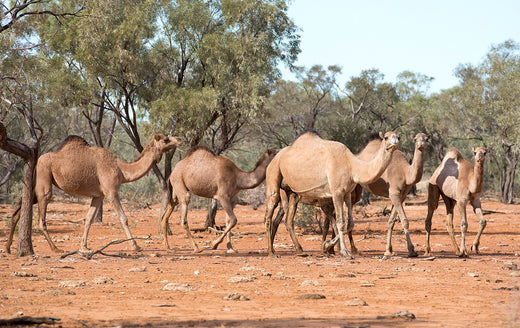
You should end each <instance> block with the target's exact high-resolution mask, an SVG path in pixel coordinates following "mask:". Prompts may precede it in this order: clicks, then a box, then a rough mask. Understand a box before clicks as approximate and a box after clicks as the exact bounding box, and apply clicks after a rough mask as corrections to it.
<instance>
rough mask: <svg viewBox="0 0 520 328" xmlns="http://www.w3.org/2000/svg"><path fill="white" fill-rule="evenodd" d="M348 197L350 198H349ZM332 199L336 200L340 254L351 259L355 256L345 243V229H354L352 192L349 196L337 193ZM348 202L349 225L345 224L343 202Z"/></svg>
mask: <svg viewBox="0 0 520 328" xmlns="http://www.w3.org/2000/svg"><path fill="white" fill-rule="evenodd" d="M347 198H348V199H347ZM332 201H333V202H334V211H335V212H336V226H337V229H338V236H337V238H339V243H340V244H339V247H340V255H341V256H342V257H346V258H349V259H353V258H354V257H353V256H352V255H351V254H350V253H349V251H348V249H347V246H346V245H345V230H346V231H347V232H348V231H352V228H353V226H354V221H353V220H352V206H351V200H350V193H348V197H345V195H340V194H335V195H334V197H333V199H332ZM344 202H347V208H348V225H345V211H344V210H343V203H344Z"/></svg>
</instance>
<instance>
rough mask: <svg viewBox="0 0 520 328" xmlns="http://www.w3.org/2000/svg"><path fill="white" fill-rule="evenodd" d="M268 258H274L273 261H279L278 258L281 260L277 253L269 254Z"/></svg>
mask: <svg viewBox="0 0 520 328" xmlns="http://www.w3.org/2000/svg"><path fill="white" fill-rule="evenodd" d="M267 257H270V258H273V259H277V258H280V255H278V254H275V253H269V254H267Z"/></svg>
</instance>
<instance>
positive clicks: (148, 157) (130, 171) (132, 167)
mask: <svg viewBox="0 0 520 328" xmlns="http://www.w3.org/2000/svg"><path fill="white" fill-rule="evenodd" d="M160 160H161V154H160V153H159V154H158V153H157V151H155V149H154V148H149V147H146V148H145V149H144V150H143V152H142V153H141V154H140V155H139V157H138V158H137V159H136V160H134V161H132V162H130V163H127V162H123V161H121V160H119V161H118V166H119V169H120V170H121V173H122V174H123V177H124V179H123V182H122V183H128V182H132V181H135V180H138V179H140V178H142V177H143V176H144V175H146V173H148V172H149V171H150V170H151V169H152V167H153V166H154V165H155V163H157V162H158V161H160Z"/></svg>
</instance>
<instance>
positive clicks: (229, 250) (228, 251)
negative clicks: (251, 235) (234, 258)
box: [226, 248, 238, 254]
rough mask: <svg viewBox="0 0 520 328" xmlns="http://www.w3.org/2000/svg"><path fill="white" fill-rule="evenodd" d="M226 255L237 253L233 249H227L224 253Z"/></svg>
mask: <svg viewBox="0 0 520 328" xmlns="http://www.w3.org/2000/svg"><path fill="white" fill-rule="evenodd" d="M226 253H228V254H237V253H238V251H237V250H235V249H233V248H229V249H228V250H227V251H226Z"/></svg>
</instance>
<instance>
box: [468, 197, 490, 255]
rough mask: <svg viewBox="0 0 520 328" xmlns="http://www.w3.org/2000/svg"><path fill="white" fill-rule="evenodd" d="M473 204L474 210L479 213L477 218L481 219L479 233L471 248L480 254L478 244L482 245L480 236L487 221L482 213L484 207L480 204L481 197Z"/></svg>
mask: <svg viewBox="0 0 520 328" xmlns="http://www.w3.org/2000/svg"><path fill="white" fill-rule="evenodd" d="M471 205H472V206H473V212H475V214H476V215H477V218H478V220H479V227H478V232H477V235H476V236H475V240H474V241H473V246H472V247H471V250H472V251H474V252H475V253H476V254H479V250H478V246H479V245H480V236H481V235H482V232H483V231H484V228H485V227H486V224H487V221H486V219H485V218H484V215H483V214H482V207H481V205H480V199H477V200H475V201H473V202H472V203H471Z"/></svg>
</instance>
